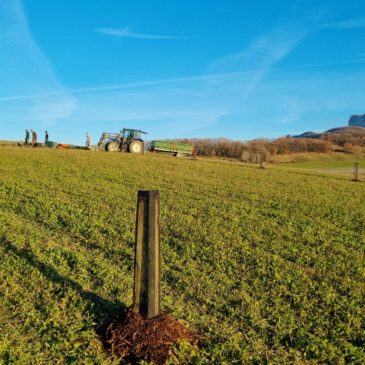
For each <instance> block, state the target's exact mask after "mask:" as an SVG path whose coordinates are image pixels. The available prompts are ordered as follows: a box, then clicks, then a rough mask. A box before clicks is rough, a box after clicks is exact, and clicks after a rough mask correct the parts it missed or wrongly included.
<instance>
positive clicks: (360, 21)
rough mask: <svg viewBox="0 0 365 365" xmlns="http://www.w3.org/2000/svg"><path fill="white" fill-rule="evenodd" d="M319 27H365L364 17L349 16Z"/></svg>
mask: <svg viewBox="0 0 365 365" xmlns="http://www.w3.org/2000/svg"><path fill="white" fill-rule="evenodd" d="M320 28H332V29H356V28H365V17H359V18H351V19H346V20H342V21H339V22H333V23H327V24H323V25H321V26H320Z"/></svg>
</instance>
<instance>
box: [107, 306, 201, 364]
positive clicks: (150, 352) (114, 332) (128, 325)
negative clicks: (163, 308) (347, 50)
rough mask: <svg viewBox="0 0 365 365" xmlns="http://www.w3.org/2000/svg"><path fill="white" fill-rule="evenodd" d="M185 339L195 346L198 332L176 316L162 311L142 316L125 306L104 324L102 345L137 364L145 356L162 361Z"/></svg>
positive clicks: (148, 358)
mask: <svg viewBox="0 0 365 365" xmlns="http://www.w3.org/2000/svg"><path fill="white" fill-rule="evenodd" d="M181 341H188V342H190V343H191V344H192V345H195V346H198V342H199V340H198V337H197V335H196V334H195V333H194V332H192V331H190V330H189V329H187V328H186V327H185V326H183V325H182V324H181V323H180V322H178V321H177V320H175V319H174V318H173V317H172V316H171V315H169V314H165V313H162V314H160V315H159V316H157V317H154V318H150V319H144V318H143V317H142V316H141V315H140V314H138V313H135V312H134V311H133V310H132V309H131V308H128V309H127V310H126V311H125V313H123V314H121V315H120V316H119V318H116V319H115V320H114V321H113V322H112V323H111V324H110V325H109V327H108V328H107V330H106V334H105V345H106V347H107V349H108V350H109V351H111V352H112V353H113V354H114V355H116V356H118V357H119V358H120V359H121V361H126V362H129V363H132V364H137V363H138V362H139V361H140V360H147V361H150V362H152V363H153V364H155V365H163V364H165V363H166V360H167V359H168V358H169V357H170V356H171V355H172V353H173V346H174V345H177V344H179V342H181Z"/></svg>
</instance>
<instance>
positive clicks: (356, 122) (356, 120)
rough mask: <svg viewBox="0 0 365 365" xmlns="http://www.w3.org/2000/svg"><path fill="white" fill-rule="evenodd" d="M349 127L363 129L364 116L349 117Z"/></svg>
mask: <svg viewBox="0 0 365 365" xmlns="http://www.w3.org/2000/svg"><path fill="white" fill-rule="evenodd" d="M349 126H356V127H365V114H363V115H351V117H350V119H349Z"/></svg>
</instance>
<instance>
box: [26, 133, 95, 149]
mask: <svg viewBox="0 0 365 365" xmlns="http://www.w3.org/2000/svg"><path fill="white" fill-rule="evenodd" d="M30 133H32V142H31V143H29V140H30ZM44 133H45V136H44V142H48V141H49V134H48V131H45V132H44ZM37 139H38V136H37V132H36V131H35V130H33V129H30V130H29V129H26V130H25V141H24V144H25V145H26V146H28V145H29V144H31V145H32V146H36V144H37ZM85 144H86V147H90V145H91V138H90V135H89V133H86V142H85Z"/></svg>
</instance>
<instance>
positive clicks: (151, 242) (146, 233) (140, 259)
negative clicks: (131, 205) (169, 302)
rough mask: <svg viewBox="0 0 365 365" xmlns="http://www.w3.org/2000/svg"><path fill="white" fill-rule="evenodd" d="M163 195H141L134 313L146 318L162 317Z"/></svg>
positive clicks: (139, 196)
mask: <svg viewBox="0 0 365 365" xmlns="http://www.w3.org/2000/svg"><path fill="white" fill-rule="evenodd" d="M160 269H161V256H160V195H159V191H158V190H147V191H143V190H140V191H138V198H137V222H136V247H135V266H134V301H133V309H134V311H135V312H136V313H140V314H141V315H142V316H143V317H145V318H152V317H155V316H158V315H159V314H160V291H161V289H160V288H161V286H160V276H161V274H160Z"/></svg>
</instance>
